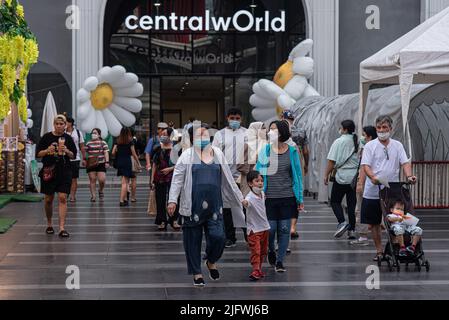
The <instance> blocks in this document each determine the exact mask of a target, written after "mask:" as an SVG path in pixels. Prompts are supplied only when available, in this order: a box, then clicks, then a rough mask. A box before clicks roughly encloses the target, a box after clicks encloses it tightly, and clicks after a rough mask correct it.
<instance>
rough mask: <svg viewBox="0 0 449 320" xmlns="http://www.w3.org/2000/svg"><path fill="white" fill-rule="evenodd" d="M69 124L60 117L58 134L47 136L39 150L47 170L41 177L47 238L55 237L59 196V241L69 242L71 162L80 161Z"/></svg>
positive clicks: (38, 146)
mask: <svg viewBox="0 0 449 320" xmlns="http://www.w3.org/2000/svg"><path fill="white" fill-rule="evenodd" d="M66 124H67V120H66V118H65V116H63V115H57V116H56V117H55V119H54V121H53V125H54V130H53V131H52V132H48V133H46V134H44V136H43V137H42V138H41V140H40V141H39V144H38V145H37V147H36V158H41V159H42V164H43V168H42V169H41V171H40V173H39V177H40V178H41V193H43V194H44V195H45V196H44V203H45V215H46V217H47V229H46V230H45V232H46V233H47V234H54V233H55V230H54V229H53V222H52V217H53V201H54V198H55V193H57V194H58V208H59V237H61V238H67V237H69V233H68V232H67V231H66V230H65V219H66V216H67V197H68V195H69V193H70V188H71V185H72V166H71V164H70V160H73V159H75V158H76V146H75V143H74V142H73V139H72V137H71V136H70V135H68V134H67V133H64V131H65V129H66Z"/></svg>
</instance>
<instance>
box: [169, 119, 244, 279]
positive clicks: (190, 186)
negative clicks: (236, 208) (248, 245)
mask: <svg viewBox="0 0 449 320" xmlns="http://www.w3.org/2000/svg"><path fill="white" fill-rule="evenodd" d="M208 128H209V127H208V125H207V124H205V123H202V124H200V123H198V124H194V125H193V126H192V127H190V128H189V130H188V133H189V136H190V144H191V145H193V147H191V148H189V149H187V150H186V151H184V152H183V153H182V154H181V157H180V158H179V160H178V162H177V163H176V166H175V171H174V173H173V179H172V184H171V187H170V196H169V201H168V202H169V203H168V207H167V211H168V214H169V215H170V216H172V215H174V213H175V210H176V208H177V207H179V213H180V215H181V217H182V218H181V224H182V232H183V244H184V250H185V253H186V260H187V268H188V273H189V274H191V275H193V283H194V286H204V285H205V282H204V279H203V275H202V272H201V244H202V237H203V231H204V233H205V234H206V261H205V265H206V267H207V269H208V270H209V277H210V278H211V279H212V280H218V279H219V278H220V273H219V271H218V267H217V262H218V260H219V259H220V257H221V256H222V254H223V250H224V245H225V234H224V227H223V206H228V207H229V206H230V203H234V204H235V203H243V201H244V199H243V196H242V193H241V192H240V190H239V188H238V187H237V184H236V183H235V181H234V178H233V176H232V173H231V170H230V169H229V166H228V165H227V164H226V160H225V156H224V155H223V153H222V152H221V150H220V149H219V148H216V147H213V146H212V145H211V143H210V135H209V132H208ZM179 195H181V197H180V200H179V203H178V197H179ZM234 222H235V223H236V225H238V226H244V225H245V217H244V216H243V213H242V214H241V215H240V216H237V215H235V216H234Z"/></svg>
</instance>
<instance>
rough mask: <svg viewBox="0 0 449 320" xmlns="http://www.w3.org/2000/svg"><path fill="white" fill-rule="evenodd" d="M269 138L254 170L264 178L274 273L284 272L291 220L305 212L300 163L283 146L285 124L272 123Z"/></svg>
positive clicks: (293, 151) (291, 150) (293, 150)
mask: <svg viewBox="0 0 449 320" xmlns="http://www.w3.org/2000/svg"><path fill="white" fill-rule="evenodd" d="M268 138H269V140H270V144H269V145H267V146H266V147H265V149H262V150H261V152H260V154H259V157H258V160H257V164H256V170H257V171H259V172H260V173H261V175H262V176H263V178H264V193H265V199H266V200H265V207H266V212H267V217H268V221H269V222H270V227H271V229H270V239H269V251H268V261H269V262H270V264H271V265H274V266H275V270H276V271H277V272H285V271H286V270H285V268H284V266H283V260H284V257H285V255H286V253H287V248H288V244H289V241H290V227H291V218H292V217H295V216H296V215H297V211H298V210H303V209H304V199H303V183H302V172H301V164H300V160H299V155H298V151H297V149H296V148H294V147H291V146H289V145H288V144H286V143H285V142H286V141H287V140H288V139H289V138H290V130H289V127H288V125H287V123H285V122H283V121H274V122H272V123H271V124H270V132H269V133H268ZM276 234H277V239H278V252H277V256H276V251H275V243H274V240H275V238H276Z"/></svg>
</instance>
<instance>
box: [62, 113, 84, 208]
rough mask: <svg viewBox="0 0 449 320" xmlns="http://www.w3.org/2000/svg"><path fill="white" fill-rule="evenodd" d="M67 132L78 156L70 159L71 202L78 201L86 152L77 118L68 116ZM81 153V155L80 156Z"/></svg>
mask: <svg viewBox="0 0 449 320" xmlns="http://www.w3.org/2000/svg"><path fill="white" fill-rule="evenodd" d="M66 132H67V134H69V135H70V136H71V137H72V139H73V142H74V143H75V146H76V158H75V159H73V160H70V164H71V165H72V187H71V189H70V202H75V201H76V190H77V189H78V178H79V175H80V174H79V172H80V164H81V165H82V166H83V167H84V166H85V165H86V152H85V150H84V137H83V133H82V132H81V131H79V130H78V129H77V128H75V120H73V118H70V117H67V128H66ZM80 155H81V156H80Z"/></svg>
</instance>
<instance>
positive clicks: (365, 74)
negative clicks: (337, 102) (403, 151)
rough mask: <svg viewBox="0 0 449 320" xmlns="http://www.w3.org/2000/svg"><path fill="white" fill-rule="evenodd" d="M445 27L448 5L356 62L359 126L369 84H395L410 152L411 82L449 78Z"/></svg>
mask: <svg viewBox="0 0 449 320" xmlns="http://www.w3.org/2000/svg"><path fill="white" fill-rule="evenodd" d="M448 30H449V7H448V8H446V9H445V10H443V11H441V12H440V13H439V14H437V15H435V16H433V17H432V18H430V19H428V20H426V21H425V22H424V23H422V24H420V25H419V26H417V27H416V28H415V29H413V30H411V31H410V32H408V33H407V34H405V35H404V36H402V37H401V38H399V39H398V40H396V41H394V42H393V43H391V44H390V45H388V46H387V47H385V48H384V49H382V50H380V51H379V52H377V53H376V54H374V55H373V56H371V57H369V58H368V59H366V60H364V61H363V62H362V63H361V64H360V107H359V108H360V110H359V123H358V128H359V130H361V128H362V124H363V118H364V114H365V109H366V103H367V99H368V91H369V87H370V85H371V84H399V87H400V93H401V104H402V124H403V129H404V138H405V139H407V142H408V143H407V145H408V146H409V151H410V152H411V149H410V143H411V142H410V134H409V132H408V126H407V123H408V114H409V106H410V94H411V90H412V84H413V83H420V84H426V83H438V82H441V81H446V80H449V31H448ZM406 137H407V138H406Z"/></svg>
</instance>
